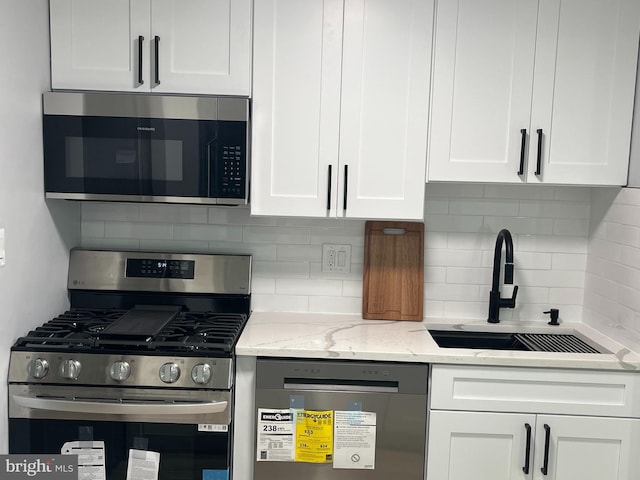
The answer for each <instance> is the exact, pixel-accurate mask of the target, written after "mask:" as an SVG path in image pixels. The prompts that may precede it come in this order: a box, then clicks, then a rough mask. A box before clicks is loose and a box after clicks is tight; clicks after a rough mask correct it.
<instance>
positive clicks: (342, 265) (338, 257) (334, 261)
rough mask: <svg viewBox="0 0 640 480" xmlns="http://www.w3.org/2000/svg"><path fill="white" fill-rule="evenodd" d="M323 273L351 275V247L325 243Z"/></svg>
mask: <svg viewBox="0 0 640 480" xmlns="http://www.w3.org/2000/svg"><path fill="white" fill-rule="evenodd" d="M322 271H323V272H337V273H349V272H350V271H351V245H336V244H332V243H323V244H322Z"/></svg>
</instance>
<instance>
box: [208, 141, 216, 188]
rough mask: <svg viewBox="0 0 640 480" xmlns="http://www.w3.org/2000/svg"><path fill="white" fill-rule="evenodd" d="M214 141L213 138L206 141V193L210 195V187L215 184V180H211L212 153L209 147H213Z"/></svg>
mask: <svg viewBox="0 0 640 480" xmlns="http://www.w3.org/2000/svg"><path fill="white" fill-rule="evenodd" d="M214 143H215V140H211V141H210V142H209V143H207V195H208V196H210V197H212V196H213V192H212V191H211V190H212V187H213V186H215V182H213V184H212V181H211V159H212V158H213V155H212V154H211V149H212V148H213V144H214Z"/></svg>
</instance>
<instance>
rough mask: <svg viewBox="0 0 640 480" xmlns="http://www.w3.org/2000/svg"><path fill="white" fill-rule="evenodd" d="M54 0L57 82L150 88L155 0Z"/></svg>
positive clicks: (77, 86) (53, 79) (54, 83)
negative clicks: (151, 19) (151, 18)
mask: <svg viewBox="0 0 640 480" xmlns="http://www.w3.org/2000/svg"><path fill="white" fill-rule="evenodd" d="M49 5H50V20H51V86H52V88H54V89H91V90H120V91H144V90H147V91H148V90H149V85H150V78H149V73H148V72H149V65H150V63H149V55H148V51H149V50H148V48H147V47H148V45H149V44H150V39H149V32H150V23H149V9H150V0H111V1H109V2H105V1H104V0H50V2H49ZM139 36H142V37H143V40H142V42H140V41H139ZM139 46H142V49H141V52H142V58H140V56H139ZM140 67H141V68H140ZM140 71H142V80H143V82H144V83H140V82H139V73H140Z"/></svg>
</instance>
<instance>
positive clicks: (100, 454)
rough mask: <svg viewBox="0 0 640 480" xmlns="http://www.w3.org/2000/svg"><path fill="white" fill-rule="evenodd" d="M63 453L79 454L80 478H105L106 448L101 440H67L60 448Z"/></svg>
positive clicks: (93, 479)
mask: <svg viewBox="0 0 640 480" xmlns="http://www.w3.org/2000/svg"><path fill="white" fill-rule="evenodd" d="M60 453H62V454H63V455H77V456H78V480H105V479H106V478H107V474H106V470H105V466H104V465H105V449H104V442H103V441H101V440H99V441H98V440H77V441H74V442H65V443H64V444H63V445H62V448H61V449H60Z"/></svg>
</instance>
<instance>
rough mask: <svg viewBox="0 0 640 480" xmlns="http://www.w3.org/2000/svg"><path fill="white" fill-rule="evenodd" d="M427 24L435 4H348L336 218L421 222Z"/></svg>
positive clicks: (416, 0) (372, 0) (389, 0)
mask: <svg viewBox="0 0 640 480" xmlns="http://www.w3.org/2000/svg"><path fill="white" fill-rule="evenodd" d="M432 24H433V0H345V11H344V41H343V58H342V109H341V119H340V164H341V166H340V174H341V175H344V172H345V168H347V169H348V178H346V179H344V178H343V180H344V181H346V182H347V188H346V189H344V188H342V186H340V187H339V189H338V192H339V195H340V200H339V202H338V204H339V207H340V209H339V211H338V215H339V216H341V215H344V216H348V217H361V218H407V219H422V218H423V208H424V186H425V185H424V183H425V182H424V172H425V167H426V144H427V119H428V110H429V77H430V71H431V68H430V67H431V58H430V53H431V37H432ZM345 191H346V192H347V202H346V205H347V208H346V210H343V208H342V207H343V206H344V202H343V198H342V196H343V194H344V192H345Z"/></svg>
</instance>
